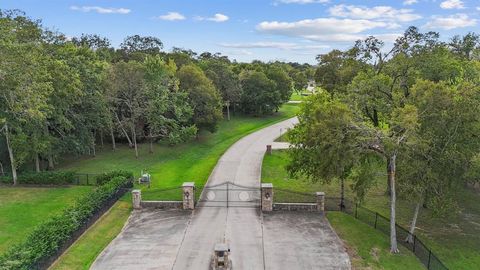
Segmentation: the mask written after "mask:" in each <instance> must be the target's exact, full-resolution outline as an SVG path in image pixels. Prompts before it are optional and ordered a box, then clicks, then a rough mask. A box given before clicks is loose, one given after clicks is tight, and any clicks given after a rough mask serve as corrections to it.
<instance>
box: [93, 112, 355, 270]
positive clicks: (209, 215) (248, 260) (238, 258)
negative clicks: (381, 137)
mask: <svg viewBox="0 0 480 270" xmlns="http://www.w3.org/2000/svg"><path fill="white" fill-rule="evenodd" d="M297 121H298V120H297V118H292V119H289V120H286V121H283V122H280V123H277V124H274V125H272V126H269V127H267V128H264V129H262V130H259V131H257V132H254V133H252V134H250V135H248V136H246V137H244V138H242V139H240V140H239V141H238V142H236V143H235V144H234V145H233V146H231V147H230V148H229V149H228V150H227V151H226V152H225V153H224V155H223V156H222V157H221V158H220V160H219V161H218V163H217V165H216V167H215V169H214V170H213V172H212V174H211V175H210V177H209V180H208V185H216V184H221V183H224V182H226V181H230V182H232V183H235V184H239V185H243V186H258V187H259V186H260V180H261V168H262V161H263V156H264V154H265V150H266V145H267V144H272V142H273V141H274V140H275V139H276V138H277V137H279V136H280V135H281V134H282V133H284V132H286V131H287V129H288V128H291V127H293V125H294V124H295V123H297ZM286 147H288V144H282V143H274V144H273V148H286ZM204 196H205V194H202V197H204ZM153 215H155V216H161V215H162V214H161V213H159V212H158V211H157V212H155V214H153ZM296 215H298V214H297V213H287V212H280V213H275V214H272V215H265V220H264V217H263V215H262V214H261V213H260V210H259V209H256V208H225V207H215V208H208V207H204V208H197V209H196V210H194V212H193V214H192V217H191V219H190V221H189V223H188V222H186V221H185V220H184V217H182V216H180V219H179V221H178V223H174V224H169V225H164V224H162V222H161V219H162V218H158V220H157V221H152V222H150V223H149V224H150V225H145V226H146V227H149V226H153V228H150V227H149V229H147V232H148V233H146V234H145V233H143V232H141V231H140V230H135V229H134V227H135V226H131V227H132V229H130V230H129V229H128V226H127V229H126V230H124V232H122V233H121V234H120V235H119V237H117V239H116V240H115V241H114V242H112V243H111V244H110V245H109V247H108V248H107V249H106V251H104V252H103V253H102V255H101V256H100V257H99V258H98V259H97V262H96V263H95V264H94V267H92V268H93V269H176V270H187V269H188V270H190V269H199V270H202V269H205V270H206V269H209V266H210V260H211V255H212V253H213V248H214V245H215V244H216V243H220V242H227V243H229V245H230V248H231V251H232V253H231V258H232V262H233V267H234V269H242V270H243V269H245V270H256V269H278V270H282V269H289V270H290V269H315V268H316V269H334V268H335V267H336V269H349V267H350V263H349V260H348V255H347V254H346V253H345V252H344V250H343V248H342V246H341V242H340V240H339V239H338V237H337V236H336V234H335V233H334V232H333V230H332V229H331V227H330V226H329V224H328V221H326V220H325V219H324V218H323V217H322V216H320V215H318V214H317V215H310V214H306V215H305V216H303V221H302V222H301V223H299V224H301V226H300V225H298V226H297V223H296V220H298V218H299V217H298V216H296ZM167 220H168V219H167ZM264 221H265V222H264ZM170 222H172V221H170ZM130 223H131V222H130ZM137 224H138V223H137ZM187 224H188V225H187ZM129 226H130V224H129ZM145 226H144V225H142V227H145ZM133 231H137V232H138V233H140V234H142V235H143V236H142V237H141V238H145V239H146V238H148V237H151V240H150V241H146V242H147V243H146V242H144V241H143V240H141V241H135V243H134V244H133V245H130V244H128V243H125V240H129V241H130V240H132V239H133V240H134V238H135V237H134V235H133V234H131V233H132V232H133ZM150 232H151V233H152V234H150ZM155 232H158V233H160V234H161V235H162V236H159V237H156V236H154V234H155ZM129 235H130V236H129ZM166 235H168V238H165V237H166ZM164 241H166V242H164ZM175 241H176V242H175ZM143 244H145V245H146V247H145V248H142V247H140V248H139V250H138V251H132V252H131V253H125V252H123V253H122V250H125V249H127V247H129V249H131V250H135V249H137V248H136V246H137V245H143ZM168 248H170V250H169V251H166V249H168ZM302 250H305V251H306V252H303V251H302ZM142 254H144V255H143V256H142ZM335 254H336V255H335ZM120 255H125V256H124V257H123V259H116V258H119V256H120ZM131 255H138V257H137V259H135V257H132V256H131ZM149 256H153V257H151V258H150V257H149ZM156 256H157V257H156ZM161 256H163V257H164V258H163V259H160V258H158V257H161ZM335 256H337V257H338V258H336V259H332V258H335ZM120 257H121V256H120ZM146 257H149V258H146ZM127 258H128V259H127ZM126 261H143V262H145V264H142V267H139V268H129V267H130V266H132V264H126ZM102 263H103V264H102ZM169 263H170V264H169ZM322 265H323V266H325V267H324V268H322ZM116 266H119V268H116ZM330 267H333V268H330Z"/></svg>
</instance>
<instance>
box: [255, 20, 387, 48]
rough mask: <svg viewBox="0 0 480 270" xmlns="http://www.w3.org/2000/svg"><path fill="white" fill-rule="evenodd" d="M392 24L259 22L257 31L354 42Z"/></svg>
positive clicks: (342, 21) (317, 39)
mask: <svg viewBox="0 0 480 270" xmlns="http://www.w3.org/2000/svg"><path fill="white" fill-rule="evenodd" d="M394 26H395V25H394V24H391V23H388V22H381V21H371V20H352V19H337V18H318V19H309V20H301V21H296V22H278V21H271V22H267V21H265V22H261V23H260V24H258V25H257V31H259V32H263V33H267V34H276V35H283V36H290V37H302V38H305V39H310V40H315V41H331V42H335V41H342V42H343V41H355V40H358V39H361V38H363V37H364V35H361V34H360V33H362V32H364V31H367V30H371V29H375V28H392V27H394Z"/></svg>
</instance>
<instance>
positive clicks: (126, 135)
mask: <svg viewBox="0 0 480 270" xmlns="http://www.w3.org/2000/svg"><path fill="white" fill-rule="evenodd" d="M115 117H116V118H117V121H118V126H119V127H120V129H121V130H122V131H123V134H124V135H125V137H126V138H127V141H128V146H129V147H130V148H131V147H132V146H133V143H132V140H130V137H129V136H128V133H127V131H126V130H125V129H124V128H123V126H122V122H120V118H118V115H117V114H115Z"/></svg>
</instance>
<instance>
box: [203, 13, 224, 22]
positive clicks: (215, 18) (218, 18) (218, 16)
mask: <svg viewBox="0 0 480 270" xmlns="http://www.w3.org/2000/svg"><path fill="white" fill-rule="evenodd" d="M229 19H230V18H229V17H228V16H227V15H225V14H221V13H216V14H215V15H213V17H200V16H197V17H195V20H197V21H212V22H226V21H228V20H229Z"/></svg>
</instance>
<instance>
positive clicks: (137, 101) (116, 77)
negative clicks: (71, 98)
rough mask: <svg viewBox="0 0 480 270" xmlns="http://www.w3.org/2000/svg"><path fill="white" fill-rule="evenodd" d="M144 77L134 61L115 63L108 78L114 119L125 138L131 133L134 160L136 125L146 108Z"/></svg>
mask: <svg viewBox="0 0 480 270" xmlns="http://www.w3.org/2000/svg"><path fill="white" fill-rule="evenodd" d="M144 77H145V69H144V66H143V65H142V64H141V63H138V62H136V61H129V62H118V63H116V64H115V65H113V66H112V68H111V71H110V76H109V81H110V85H109V88H110V90H109V91H110V97H111V101H112V102H113V103H114V104H115V108H114V114H115V118H116V119H117V120H118V124H119V126H120V128H121V129H122V131H123V133H124V135H125V136H126V137H127V138H128V137H129V135H128V131H130V132H131V140H132V145H133V147H134V149H135V157H136V158H138V146H137V128H138V126H137V125H138V123H139V121H140V119H142V116H143V115H144V110H145V107H146V98H145V94H144V90H145V87H144Z"/></svg>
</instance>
